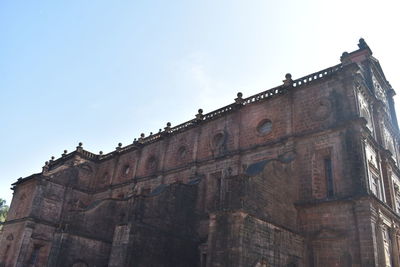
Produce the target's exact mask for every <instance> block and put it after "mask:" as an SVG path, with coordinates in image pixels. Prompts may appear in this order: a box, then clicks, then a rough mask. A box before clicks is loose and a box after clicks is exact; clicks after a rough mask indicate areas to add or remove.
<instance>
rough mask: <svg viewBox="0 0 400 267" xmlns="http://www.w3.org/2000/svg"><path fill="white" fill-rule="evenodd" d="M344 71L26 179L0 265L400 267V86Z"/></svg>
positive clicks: (53, 165)
mask: <svg viewBox="0 0 400 267" xmlns="http://www.w3.org/2000/svg"><path fill="white" fill-rule="evenodd" d="M358 46H359V49H358V50H356V51H354V52H351V53H343V55H342V57H341V63H340V64H338V65H336V66H333V67H330V68H327V69H324V70H322V71H319V72H316V73H313V74H311V75H308V76H306V77H303V78H300V79H297V80H292V78H291V75H290V74H287V75H286V77H285V80H284V81H283V84H282V85H280V86H278V87H275V88H272V89H269V90H267V91H264V92H262V93H259V94H257V95H254V96H251V97H248V98H244V97H243V96H242V94H241V93H238V95H237V98H236V99H235V101H234V103H233V104H231V105H228V106H226V107H223V108H221V109H218V110H216V111H213V112H210V113H207V114H203V112H202V110H199V111H198V114H196V115H195V117H194V118H193V119H192V120H190V121H187V122H185V123H183V124H180V125H177V126H174V127H172V126H171V125H170V124H167V126H166V127H165V128H164V130H163V131H160V132H159V133H156V134H152V135H150V136H147V137H146V136H144V135H142V136H141V137H140V138H139V139H138V140H135V141H134V142H133V144H130V145H128V146H122V145H121V144H120V145H119V146H118V147H117V148H116V149H115V151H113V152H111V153H108V154H102V153H100V154H93V153H91V152H88V151H86V150H84V149H83V147H82V144H79V146H78V147H77V148H76V150H75V151H73V152H71V153H67V152H66V151H65V153H64V154H62V156H61V157H60V158H58V159H52V160H50V161H49V162H47V163H46V165H45V166H44V167H43V171H42V172H41V173H37V174H33V175H31V176H29V177H26V178H23V179H18V181H16V182H15V183H14V184H13V186H14V187H13V188H14V198H13V201H12V203H11V207H10V212H9V216H8V219H7V222H6V224H5V225H4V229H3V232H2V233H1V235H0V266H6V267H9V266H52V267H53V266H68V267H69V266H73V267H78V266H79V267H82V266H99V267H103V266H138V267H139V266H140V267H153V266H154V267H161V266H168V267H191V266H193V267H205V266H238V267H253V266H259V267H261V266H298V267H300V266H303V267H306V266H311V267H312V266H314V267H316V266H324V267H330V266H341V267H350V266H364V267H365V266H379V267H382V266H384V267H389V266H396V267H399V266H400V265H399V240H400V239H399V238H400V232H399V225H400V217H399V214H400V178H399V177H400V169H399V167H398V166H399V161H400V151H399V144H400V136H399V128H398V125H397V119H396V114H395V110H394V102H393V96H394V90H393V89H392V88H391V86H390V84H389V83H388V81H387V80H386V78H385V76H384V74H383V72H382V69H381V66H380V65H379V62H378V61H377V60H376V59H375V58H374V57H373V56H372V52H371V50H370V48H369V47H368V46H367V44H366V43H365V41H364V40H363V39H361V40H360V42H359V44H358Z"/></svg>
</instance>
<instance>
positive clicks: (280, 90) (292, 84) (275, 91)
mask: <svg viewBox="0 0 400 267" xmlns="http://www.w3.org/2000/svg"><path fill="white" fill-rule="evenodd" d="M342 68H343V64H338V65H335V66H333V67H330V68H327V69H324V70H321V71H318V72H315V73H313V74H310V75H307V76H304V77H302V78H300V79H296V80H292V76H291V74H289V73H288V74H286V76H285V80H284V81H283V84H282V85H280V86H277V87H274V88H272V89H268V90H266V91H263V92H261V93H258V94H255V95H252V96H250V97H247V98H243V97H242V96H243V94H242V93H238V94H237V98H236V99H235V102H234V103H232V104H230V105H227V106H225V107H222V108H219V109H217V110H214V111H212V112H209V113H207V114H203V110H202V109H199V110H198V114H196V116H195V118H194V119H192V120H189V121H186V122H184V123H181V124H179V125H177V126H174V127H171V123H170V122H168V123H167V126H166V127H165V128H164V131H162V130H161V129H160V131H159V132H158V133H156V134H152V133H151V134H150V135H149V136H147V137H146V136H145V135H144V134H141V136H140V138H139V139H138V140H136V139H135V141H134V142H133V144H130V145H127V146H125V147H122V144H118V147H117V148H116V150H114V151H112V152H110V153H107V154H103V153H102V152H101V153H99V154H98V155H97V154H94V153H91V152H89V151H86V150H84V149H83V147H82V143H79V145H78V146H77V148H76V150H75V151H74V152H71V153H68V154H67V152H66V151H64V153H63V154H62V157H61V158H59V159H56V160H54V159H52V160H50V162H48V163H46V165H45V167H44V170H45V169H46V170H47V169H49V168H51V167H53V166H55V165H57V164H59V163H60V162H62V161H65V160H67V159H70V158H72V157H73V156H74V155H79V156H81V157H82V158H84V159H87V160H91V161H103V160H107V159H110V158H112V157H113V156H114V155H116V154H121V153H124V152H127V151H131V150H135V149H138V148H140V147H142V146H143V145H147V144H150V143H154V142H156V141H158V140H161V139H163V138H164V137H166V136H170V135H172V134H176V133H179V132H182V131H185V130H188V129H190V128H193V127H196V126H198V125H199V124H202V123H203V122H206V121H210V120H214V119H217V118H220V117H222V116H224V115H226V114H229V113H232V112H234V111H235V110H238V109H240V108H242V107H243V106H246V105H249V104H252V103H257V102H260V101H264V100H267V99H270V98H272V97H275V96H278V95H283V94H285V93H287V92H288V91H290V90H291V89H293V88H298V87H301V86H303V85H307V84H310V83H312V82H314V81H317V80H321V79H323V78H325V77H328V76H330V75H332V74H334V73H336V72H338V71H340V70H341V69H342Z"/></svg>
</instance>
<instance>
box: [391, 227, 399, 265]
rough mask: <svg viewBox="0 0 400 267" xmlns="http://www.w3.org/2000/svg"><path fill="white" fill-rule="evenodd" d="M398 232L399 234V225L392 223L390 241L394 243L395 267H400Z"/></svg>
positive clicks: (393, 257) (393, 256)
mask: <svg viewBox="0 0 400 267" xmlns="http://www.w3.org/2000/svg"><path fill="white" fill-rule="evenodd" d="M398 234H399V228H398V226H396V225H395V224H392V227H391V228H390V241H391V244H392V259H393V267H400V262H399V244H398V237H399V236H398Z"/></svg>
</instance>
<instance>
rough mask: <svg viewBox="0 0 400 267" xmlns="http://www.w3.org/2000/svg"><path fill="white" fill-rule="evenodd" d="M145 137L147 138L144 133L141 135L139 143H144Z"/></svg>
mask: <svg viewBox="0 0 400 267" xmlns="http://www.w3.org/2000/svg"><path fill="white" fill-rule="evenodd" d="M144 137H145V135H144V133H141V134H140V137H139V140H138V142H139V143H143V139H144Z"/></svg>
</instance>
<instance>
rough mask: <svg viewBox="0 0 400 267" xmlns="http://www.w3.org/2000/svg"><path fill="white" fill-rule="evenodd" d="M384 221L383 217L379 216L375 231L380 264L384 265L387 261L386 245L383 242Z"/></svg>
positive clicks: (382, 266)
mask: <svg viewBox="0 0 400 267" xmlns="http://www.w3.org/2000/svg"><path fill="white" fill-rule="evenodd" d="M382 231H383V221H382V219H381V218H377V220H376V224H375V233H376V244H375V245H376V249H377V253H378V259H377V262H378V266H380V267H384V266H386V261H385V247H384V242H383V232H382Z"/></svg>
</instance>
